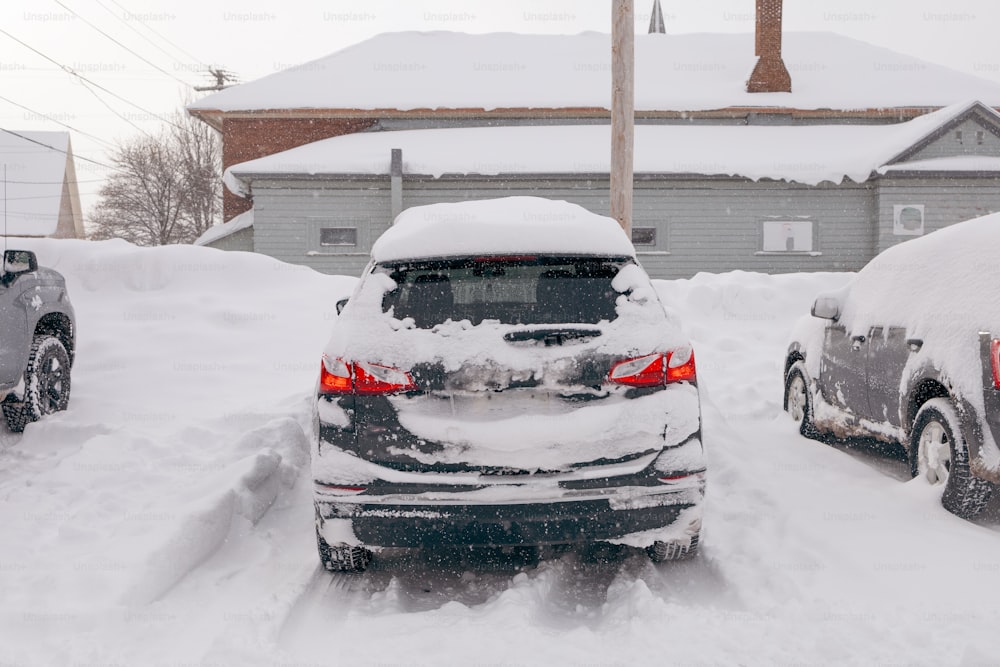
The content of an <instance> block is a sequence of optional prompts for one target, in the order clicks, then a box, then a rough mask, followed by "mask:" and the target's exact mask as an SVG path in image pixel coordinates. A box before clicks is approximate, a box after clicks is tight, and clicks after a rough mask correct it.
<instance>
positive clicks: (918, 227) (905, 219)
mask: <svg viewBox="0 0 1000 667" xmlns="http://www.w3.org/2000/svg"><path fill="white" fill-rule="evenodd" d="M892 233H893V234H895V235H896V236H921V235H923V233H924V205H923V204H896V205H895V206H893V207H892Z"/></svg>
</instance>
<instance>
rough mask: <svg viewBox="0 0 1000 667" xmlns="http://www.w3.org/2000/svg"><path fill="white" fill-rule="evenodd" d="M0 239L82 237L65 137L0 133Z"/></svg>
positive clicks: (73, 172) (62, 134)
mask: <svg viewBox="0 0 1000 667" xmlns="http://www.w3.org/2000/svg"><path fill="white" fill-rule="evenodd" d="M0 165H2V168H3V170H4V173H3V174H0V176H2V178H3V182H4V193H5V194H4V211H5V214H4V220H3V221H2V228H0V232H2V235H3V236H51V237H54V238H84V237H85V236H86V233H85V231H84V227H83V216H82V213H81V209H80V192H79V190H78V188H77V180H76V167H75V166H74V163H73V148H72V146H71V144H70V138H69V133H68V132H22V131H13V130H2V131H0Z"/></svg>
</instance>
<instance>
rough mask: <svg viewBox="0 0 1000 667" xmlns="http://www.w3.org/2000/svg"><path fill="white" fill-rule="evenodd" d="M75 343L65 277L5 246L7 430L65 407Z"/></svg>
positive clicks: (2, 366)
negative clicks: (6, 248)
mask: <svg viewBox="0 0 1000 667" xmlns="http://www.w3.org/2000/svg"><path fill="white" fill-rule="evenodd" d="M75 343H76V320H75V318H74V314H73V306H72V305H71V304H70V301H69V294H68V293H67V292H66V281H65V280H64V279H63V277H62V276H61V275H60V274H59V273H58V272H56V271H54V270H52V269H47V268H44V267H39V266H38V259H37V258H36V257H35V253H33V252H31V251H28V250H6V251H5V252H4V255H3V267H2V272H0V405H2V407H3V414H4V418H5V419H6V421H7V426H8V428H10V430H11V431H14V432H15V433H20V432H21V431H23V430H24V427H25V426H27V425H28V424H29V423H30V422H33V421H37V420H38V419H40V418H42V417H43V416H45V415H47V414H50V413H53V412H56V411H59V410H65V409H66V406H67V404H68V403H69V390H70V369H71V367H72V364H73V353H74V350H75Z"/></svg>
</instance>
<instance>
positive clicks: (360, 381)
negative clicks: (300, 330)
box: [319, 355, 417, 396]
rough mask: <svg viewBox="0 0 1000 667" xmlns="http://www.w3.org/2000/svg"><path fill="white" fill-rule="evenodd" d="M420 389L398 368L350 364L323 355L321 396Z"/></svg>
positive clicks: (371, 394)
mask: <svg viewBox="0 0 1000 667" xmlns="http://www.w3.org/2000/svg"><path fill="white" fill-rule="evenodd" d="M416 388H417V386H416V385H415V384H414V383H413V378H411V377H410V374H409V373H407V372H405V371H401V370H399V369H397V368H391V367H389V366H380V365H379V364H370V363H366V362H361V361H355V362H353V363H350V364H348V363H347V362H346V361H344V360H343V359H331V358H329V357H327V356H326V355H323V363H322V364H321V365H320V378H319V393H321V394H358V395H365V396H373V395H380V394H398V393H401V392H405V391H414V390H415V389H416Z"/></svg>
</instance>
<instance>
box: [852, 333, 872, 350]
mask: <svg viewBox="0 0 1000 667" xmlns="http://www.w3.org/2000/svg"><path fill="white" fill-rule="evenodd" d="M866 340H868V339H867V338H865V337H864V336H854V337H853V338H851V349H852V350H855V351H857V350H860V349H861V346H862V345H864V344H865V341H866Z"/></svg>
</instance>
